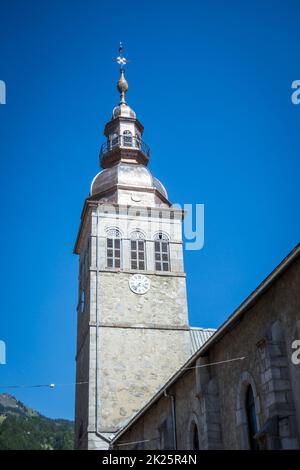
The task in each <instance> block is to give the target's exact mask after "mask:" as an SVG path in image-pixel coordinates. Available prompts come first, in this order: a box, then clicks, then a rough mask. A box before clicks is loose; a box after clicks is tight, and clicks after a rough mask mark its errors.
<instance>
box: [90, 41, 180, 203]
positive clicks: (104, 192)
mask: <svg viewBox="0 0 300 470" xmlns="http://www.w3.org/2000/svg"><path fill="white" fill-rule="evenodd" d="M119 52H120V55H119V57H118V58H117V59H116V60H117V62H118V63H119V64H120V66H121V67H120V78H119V80H118V83H117V89H118V91H119V93H120V103H119V104H118V106H116V107H115V108H114V109H113V112H112V118H111V120H110V121H109V122H108V123H107V124H106V126H105V129H104V135H105V136H106V138H107V141H106V143H105V144H103V145H102V147H101V151H100V165H101V166H102V168H103V170H102V171H100V173H98V174H97V175H96V176H95V178H94V179H93V181H92V184H91V190H90V196H91V197H93V198H95V199H99V200H100V199H101V200H103V201H111V202H113V203H120V204H128V203H131V204H132V201H134V202H135V203H139V204H142V205H147V206H152V205H154V206H157V205H158V206H160V205H167V206H169V205H171V204H170V202H169V201H168V194H167V191H166V189H165V187H164V186H163V184H162V183H161V182H160V181H159V180H158V179H157V178H155V177H154V176H153V175H152V174H151V172H150V170H149V169H148V168H147V164H148V160H149V158H150V150H149V147H148V146H147V145H146V144H145V143H144V142H143V141H142V134H143V130H144V128H143V126H142V124H141V123H140V122H139V120H138V119H137V117H136V113H135V112H134V111H133V109H131V108H130V106H129V105H128V104H127V103H126V99H125V96H126V92H127V90H128V82H127V80H126V79H125V75H124V65H125V64H126V63H127V60H126V59H125V57H123V54H122V48H120V49H119Z"/></svg>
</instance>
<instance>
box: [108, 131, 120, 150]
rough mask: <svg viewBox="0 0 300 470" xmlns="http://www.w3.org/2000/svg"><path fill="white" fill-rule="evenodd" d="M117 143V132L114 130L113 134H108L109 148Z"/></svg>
mask: <svg viewBox="0 0 300 470" xmlns="http://www.w3.org/2000/svg"><path fill="white" fill-rule="evenodd" d="M118 143H119V138H118V134H117V133H116V132H114V133H113V134H111V135H110V138H109V145H110V149H112V148H114V147H115V146H116V145H118Z"/></svg>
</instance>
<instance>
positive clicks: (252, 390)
mask: <svg viewBox="0 0 300 470" xmlns="http://www.w3.org/2000/svg"><path fill="white" fill-rule="evenodd" d="M297 348H298V349H297ZM120 446H122V447H120ZM111 447H112V448H113V449H119V448H122V450H124V449H299V448H300V245H298V246H297V247H296V248H295V249H294V250H293V251H292V252H291V253H290V254H289V255H288V257H287V258H285V259H284V260H283V261H282V263H281V264H280V265H279V266H278V267H277V268H276V269H275V270H274V271H273V272H272V273H271V274H270V275H269V276H268V277H267V278H266V280H265V281H264V282H263V283H262V284H261V285H260V286H259V287H258V288H257V289H256V290H255V291H254V292H253V294H251V295H250V296H249V298H248V299H246V301H245V302H244V303H243V304H242V305H241V306H240V307H239V308H238V309H237V310H236V311H235V312H234V313H233V315H232V316H231V317H229V319H228V320H227V321H226V322H225V323H224V324H223V325H222V326H221V327H220V328H219V329H218V330H217V331H216V332H215V334H214V335H213V336H212V337H211V338H209V339H208V341H207V342H206V343H205V344H204V345H202V346H201V347H200V348H199V350H198V351H197V352H196V353H195V355H194V356H193V357H192V358H191V359H190V360H189V361H188V362H187V363H186V364H185V365H184V366H183V367H182V368H180V369H179V370H178V371H177V372H176V373H175V375H174V376H173V377H172V378H171V379H170V380H169V381H168V382H167V383H166V384H165V385H164V386H163V387H162V388H161V390H160V391H159V392H158V393H157V394H156V395H155V396H154V397H153V398H152V399H151V400H150V401H149V402H148V403H147V404H146V405H145V407H143V409H142V410H140V411H139V412H138V413H137V414H136V415H135V416H134V417H133V418H132V419H131V420H130V421H129V423H127V425H126V426H125V427H123V428H122V429H120V430H119V432H118V433H117V434H116V436H115V437H114V439H113V441H112V443H111Z"/></svg>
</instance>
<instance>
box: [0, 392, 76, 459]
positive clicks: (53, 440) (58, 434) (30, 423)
mask: <svg viewBox="0 0 300 470" xmlns="http://www.w3.org/2000/svg"><path fill="white" fill-rule="evenodd" d="M73 443H74V423H73V422H72V421H68V420H64V419H50V418H46V417H45V416H42V415H41V414H40V413H38V412H37V411H35V410H33V409H31V408H28V407H26V406H25V405H24V404H23V403H21V402H20V401H18V400H17V399H16V398H15V397H13V396H12V395H8V394H0V450H9V449H14V450H27V449H36V450H42V449H49V450H52V449H73V445H74V444H73Z"/></svg>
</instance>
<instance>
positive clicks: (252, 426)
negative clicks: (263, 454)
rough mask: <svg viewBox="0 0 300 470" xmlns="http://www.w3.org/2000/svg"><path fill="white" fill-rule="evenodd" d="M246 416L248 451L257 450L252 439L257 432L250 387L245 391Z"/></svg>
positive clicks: (255, 442) (255, 443)
mask: <svg viewBox="0 0 300 470" xmlns="http://www.w3.org/2000/svg"><path fill="white" fill-rule="evenodd" d="M245 408H246V414H247V423H248V435H249V444H250V449H252V450H257V449H258V445H257V441H256V440H255V439H254V436H255V434H256V433H257V431H258V427H257V420H256V412H255V401H254V395H253V390H252V387H251V385H248V388H247V390H246V403H245Z"/></svg>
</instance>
